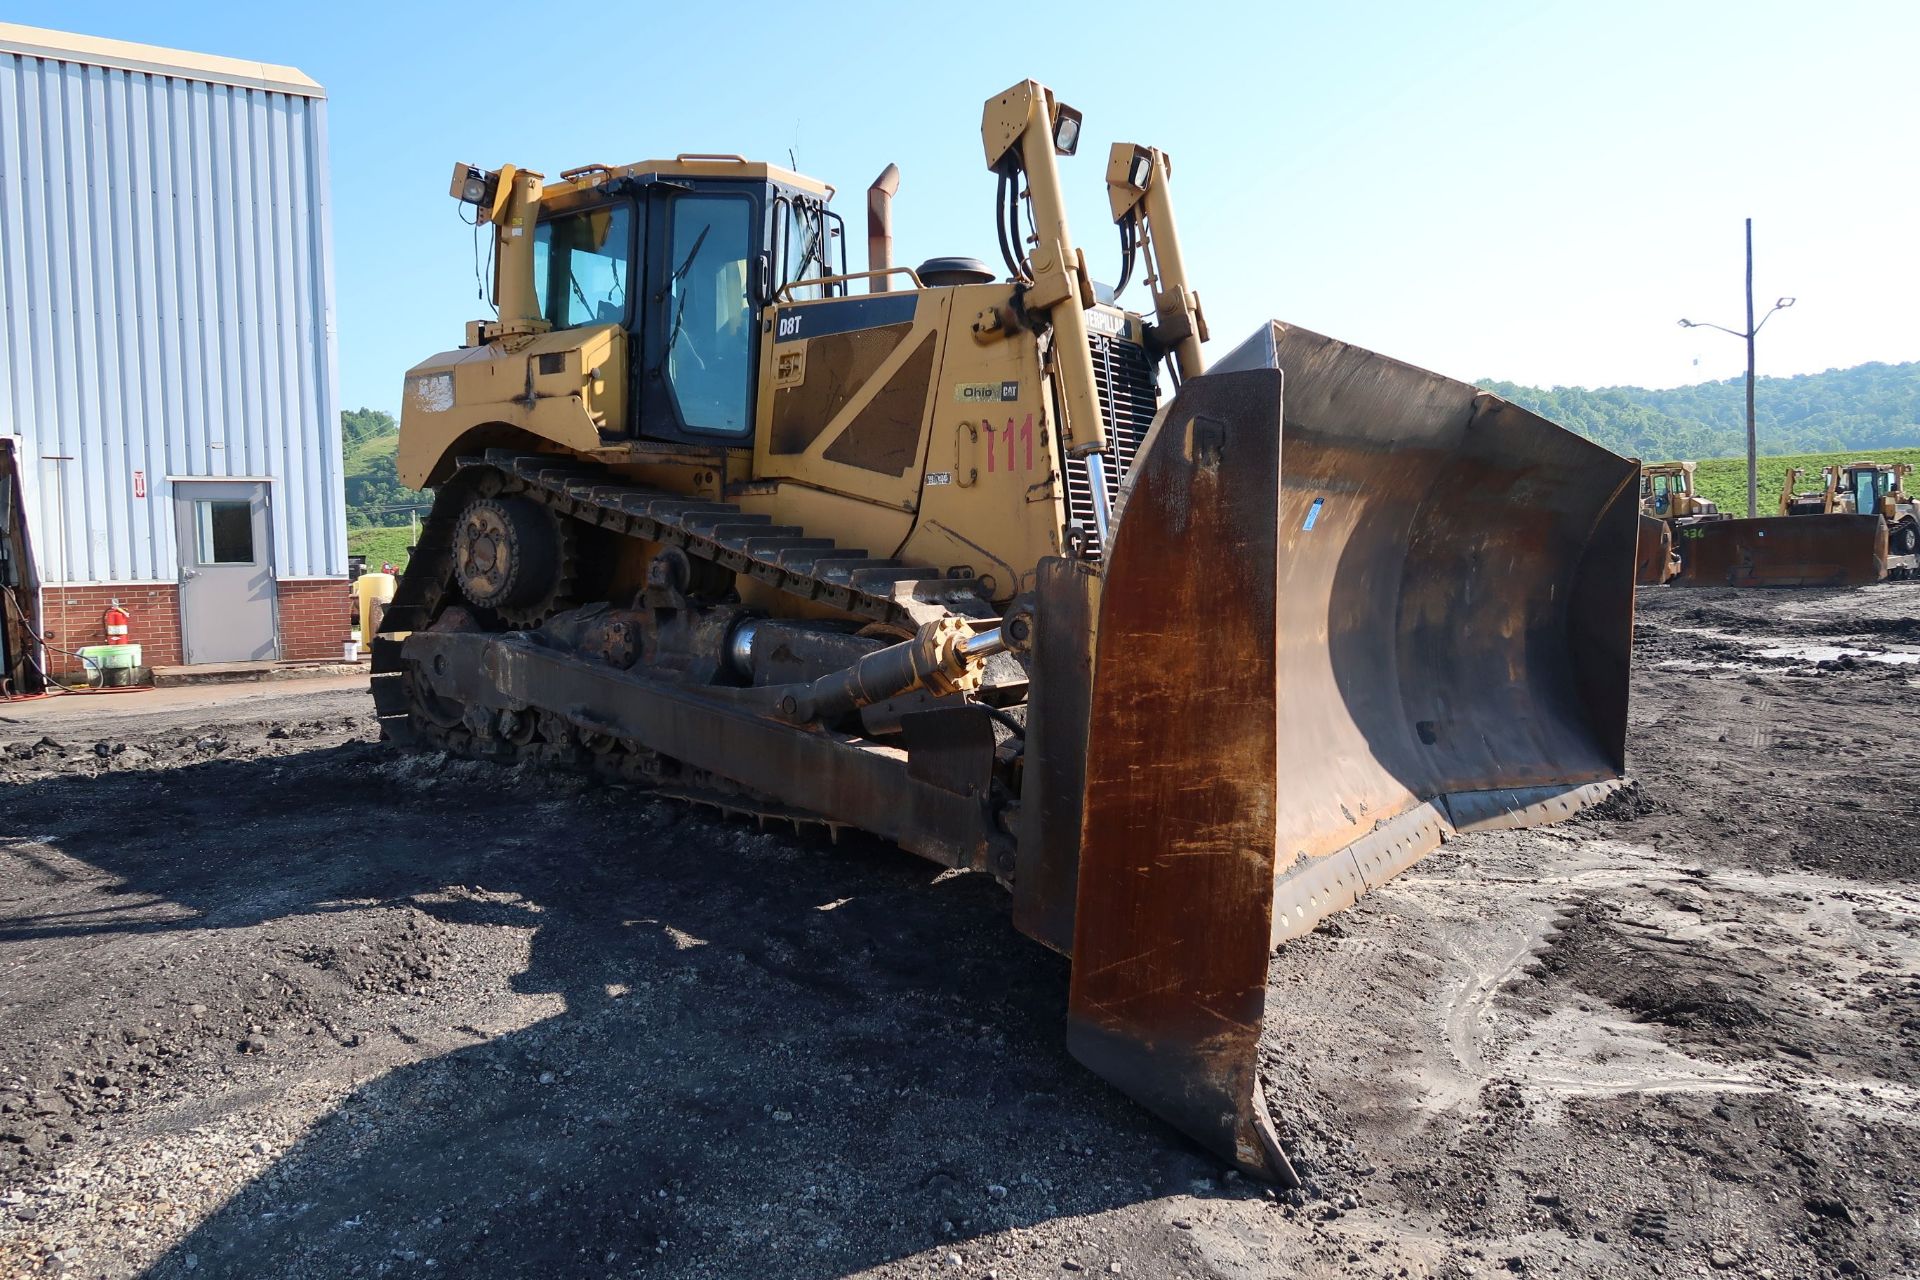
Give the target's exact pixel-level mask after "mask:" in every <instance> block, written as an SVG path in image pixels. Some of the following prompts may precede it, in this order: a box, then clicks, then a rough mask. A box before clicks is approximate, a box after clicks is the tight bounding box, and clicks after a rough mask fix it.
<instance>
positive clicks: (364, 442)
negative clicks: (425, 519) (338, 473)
mask: <svg viewBox="0 0 1920 1280" xmlns="http://www.w3.org/2000/svg"><path fill="white" fill-rule="evenodd" d="M340 427H341V434H342V437H343V438H344V440H345V451H346V479H347V550H348V551H349V552H351V553H352V554H354V555H363V556H365V557H366V558H367V564H368V565H369V566H372V567H374V568H378V567H379V566H380V565H381V564H383V563H392V564H393V565H395V566H396V567H402V568H404V567H405V565H406V562H407V547H408V545H409V544H410V543H411V542H412V541H413V536H412V532H411V528H412V518H413V515H414V514H415V513H418V514H422V515H424V514H425V513H426V503H427V495H426V494H423V493H421V492H419V491H418V490H416V489H409V488H407V487H406V486H405V485H403V484H401V483H400V476H399V473H398V472H397V471H395V470H394V452H395V450H396V449H397V448H398V446H399V444H400V428H399V425H398V424H397V423H395V422H394V420H393V415H392V414H390V413H382V412H381V411H380V410H378V409H354V410H349V411H348V412H345V413H342V414H341V415H340Z"/></svg>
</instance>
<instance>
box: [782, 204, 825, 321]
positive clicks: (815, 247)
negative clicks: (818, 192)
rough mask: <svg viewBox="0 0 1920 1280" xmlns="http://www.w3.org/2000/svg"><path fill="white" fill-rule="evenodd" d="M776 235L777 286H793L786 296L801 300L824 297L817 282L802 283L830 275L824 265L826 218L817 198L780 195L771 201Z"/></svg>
mask: <svg viewBox="0 0 1920 1280" xmlns="http://www.w3.org/2000/svg"><path fill="white" fill-rule="evenodd" d="M774 209H775V221H776V223H777V234H778V236H779V265H780V271H779V276H780V278H779V285H780V286H782V287H784V286H788V285H791V286H793V287H792V288H791V289H789V290H788V292H787V296H788V297H791V298H796V299H800V300H802V301H805V300H808V299H811V298H820V297H824V296H826V295H825V292H824V290H823V289H822V287H821V286H819V285H810V284H805V283H802V282H803V281H807V280H818V279H819V278H820V277H821V276H825V275H831V274H832V270H831V268H829V267H828V266H827V253H828V250H827V241H828V233H827V219H826V216H825V209H824V207H823V206H822V205H820V204H819V203H818V202H817V201H810V200H807V199H805V198H804V197H800V196H788V195H783V196H781V197H779V198H778V199H777V200H775V201H774Z"/></svg>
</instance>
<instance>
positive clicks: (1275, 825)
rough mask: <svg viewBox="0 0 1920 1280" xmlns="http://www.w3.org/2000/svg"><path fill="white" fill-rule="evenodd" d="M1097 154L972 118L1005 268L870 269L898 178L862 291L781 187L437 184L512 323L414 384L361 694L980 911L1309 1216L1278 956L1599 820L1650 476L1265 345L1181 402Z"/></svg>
mask: <svg viewBox="0 0 1920 1280" xmlns="http://www.w3.org/2000/svg"><path fill="white" fill-rule="evenodd" d="M1081 132H1082V120H1081V116H1080V113H1078V112H1077V111H1075V110H1074V109H1073V108H1071V107H1069V106H1068V105H1066V104H1065V103H1063V102H1061V101H1060V100H1059V99H1058V98H1056V97H1055V96H1054V94H1053V93H1052V92H1050V91H1049V90H1048V89H1046V88H1045V87H1043V86H1041V85H1040V84H1038V83H1035V82H1033V81H1026V82H1023V83H1021V84H1017V85H1015V86H1013V87H1012V88H1011V89H1009V90H1007V91H1006V92H1005V93H1001V94H997V95H995V96H994V97H992V98H991V99H989V100H988V101H987V103H986V107H985V111H984V115H983V120H982V128H981V137H982V142H983V144H984V149H985V159H986V164H987V168H988V170H989V171H990V172H991V173H992V174H993V175H994V176H995V179H996V183H997V193H998V194H997V200H996V202H995V204H994V206H993V235H994V238H995V239H996V240H997V241H998V248H999V251H1000V255H1001V260H1002V261H1001V267H1000V269H994V268H990V267H988V266H986V265H985V264H984V263H982V262H980V261H978V260H975V259H971V258H937V259H934V260H931V261H928V262H925V263H923V264H921V265H919V266H918V267H907V266H903V265H899V264H896V263H894V262H893V261H892V248H891V246H892V230H891V228H892V223H891V200H892V197H893V194H894V191H895V189H896V187H897V185H898V181H899V174H898V171H897V170H896V169H894V168H893V167H892V166H889V167H888V168H887V170H886V172H885V173H883V174H882V176H881V179H880V180H879V181H877V182H875V183H874V185H873V186H872V187H871V188H870V189H869V191H868V193H867V214H868V219H867V241H868V262H867V265H866V266H865V268H864V269H860V270H849V268H848V266H847V264H846V244H847V240H848V236H847V234H846V228H845V226H844V223H843V221H842V218H841V215H840V214H839V213H838V212H836V211H835V209H834V207H833V204H832V196H833V194H834V192H833V188H832V187H830V186H828V185H827V184H825V183H822V182H818V181H815V180H813V179H811V178H807V177H804V176H802V175H800V174H797V173H793V172H790V171H788V170H786V169H783V168H780V167H778V166H775V165H770V164H762V163H755V162H751V161H748V160H746V159H743V158H741V157H739V156H735V155H713V154H683V155H678V156H675V157H674V158H673V159H671V160H658V161H647V162H644V163H640V164H629V165H620V166H611V165H603V164H594V165H586V166H584V167H580V168H574V169H568V170H566V171H564V172H562V173H561V174H560V176H559V179H558V180H557V181H554V182H547V181H545V180H544V178H543V176H542V175H541V174H538V173H534V172H530V171H528V170H525V169H519V168H515V167H513V166H502V167H501V168H498V169H491V170H489V169H483V168H478V167H472V166H467V165H460V166H458V167H457V168H456V169H455V172H454V181H453V192H452V193H453V195H454V197H455V198H456V199H458V200H460V201H462V202H464V203H465V204H466V205H468V206H471V207H472V208H473V209H474V210H475V218H476V220H477V221H478V223H480V224H481V225H483V226H485V227H487V228H489V229H490V234H491V237H492V251H493V260H494V264H495V265H494V281H493V287H494V294H493V296H494V300H495V302H496V304H497V315H496V316H494V317H492V318H488V319H484V320H479V321H475V322H473V323H471V324H470V325H469V326H468V328H467V334H466V342H465V344H464V345H463V346H461V347H460V348H459V349H457V350H453V351H447V352H444V353H442V354H439V355H435V356H432V357H430V358H428V359H426V360H424V361H423V362H421V363H420V364H419V365H417V366H415V367H414V368H413V369H411V370H410V371H409V372H408V374H407V377H406V390H405V400H404V416H403V419H402V426H401V437H400V451H399V467H400V471H401V475H402V478H403V479H404V480H405V481H406V483H408V484H410V485H414V486H417V487H424V488H429V489H432V490H433V491H434V502H433V508H432V512H431V514H430V516H429V517H428V519H427V520H426V522H425V524H424V526H423V527H422V530H421V533H420V537H419V542H418V544H417V546H416V547H415V548H414V551H413V555H412V559H411V562H410V564H409V565H408V567H407V570H406V572H405V575H404V577H403V578H402V580H401V582H400V583H399V585H398V587H397V589H396V592H395V596H394V599H393V602H392V604H391V605H390V606H389V607H388V609H387V612H386V614H385V617H384V620H383V624H382V628H381V631H380V634H379V637H378V638H377V640H376V642H375V644H374V646H373V648H374V652H373V657H374V671H375V675H374V677H373V688H374V696H375V700H376V705H377V709H378V714H379V716H380V719H381V723H382V725H383V726H384V727H385V729H386V732H387V733H388V735H389V736H390V737H391V738H392V739H394V740H395V741H396V742H399V743H403V744H411V745H413V746H415V747H418V748H421V749H427V750H438V751H446V752H451V753H457V754H460V755H466V756H473V757H482V758H486V759H491V760H499V761H514V760H521V759H527V758H533V759H538V760H541V761H546V762H551V763H553V764H555V765H564V766H579V767H588V768H593V769H596V770H599V771H602V772H604V773H606V774H608V775H610V776H614V777H618V778H623V779H630V780H632V781H634V782H635V783H639V784H643V785H646V786H648V787H651V788H653V789H655V790H656V791H657V792H658V793H660V794H664V795H667V796H673V797H680V798H684V799H687V800H691V801H695V802H703V803H706V804H710V805H713V806H716V807H719V808H722V809H728V810H735V811H739V812H742V813H747V814H753V815H759V816H761V817H763V818H774V819H785V820H792V821H793V822H795V823H797V824H804V823H818V824H822V825H825V826H829V827H836V828H837V827H841V826H846V827H852V828H857V829H863V830H865V831H868V832H871V833H875V834H877V835H878V836H880V837H882V838H884V839H887V840H891V841H893V842H896V843H897V844H899V845H900V846H901V847H902V848H904V849H906V850H908V851H910V852H912V853H915V854H919V855H921V856H923V857H926V858H928V859H931V860H932V861H934V862H936V863H938V864H941V865H944V866H947V867H952V868H960V869H967V870H971V871H975V872H980V873H984V874H987V875H991V876H994V877H996V878H997V879H998V880H1000V881H1001V882H1003V883H1004V884H1005V885H1006V886H1007V888H1008V889H1009V890H1010V896H1011V899H1012V911H1013V917H1014V920H1015V922H1016V924H1017V925H1018V927H1019V928H1020V929H1021V930H1022V931H1023V932H1025V933H1026V934H1027V935H1029V936H1030V937H1032V938H1034V939H1036V940H1037V941H1038V942H1040V943H1042V944H1044V945H1046V946H1048V947H1051V948H1054V949H1055V950H1057V951H1059V952H1062V953H1064V954H1065V955H1067V956H1069V957H1070V958H1071V962H1072V976H1071V985H1070V995H1069V1004H1068V1010H1067V1015H1068V1037H1067V1041H1068V1046H1069V1048H1070V1049H1071V1051H1072V1052H1073V1053H1074V1054H1075V1055H1076V1056H1077V1057H1078V1058H1079V1059H1080V1060H1081V1061H1083V1062H1084V1063H1086V1064H1087V1065H1089V1066H1090V1067H1091V1068H1093V1069H1094V1070H1095V1071H1097V1072H1099V1073H1100V1074H1102V1075H1103V1076H1105V1077H1106V1078H1108V1079H1109V1080H1111V1081H1113V1082H1114V1083H1115V1084H1117V1085H1118V1086H1119V1087H1120V1088H1122V1089H1123V1090H1125V1091H1126V1092H1127V1093H1129V1094H1131V1095H1132V1096H1133V1097H1134V1098H1136V1099H1138V1100H1139V1101H1140V1102H1142V1103H1144V1104H1145V1105H1146V1106H1148V1107H1150V1108H1152V1109H1153V1110H1154V1111H1156V1112H1158V1113H1159V1114H1160V1115H1161V1116H1163V1117H1164V1118H1166V1119H1167V1120H1169V1121H1170V1122H1172V1123H1173V1124H1174V1125H1176V1126H1178V1127H1179V1128H1180V1129H1182V1130H1184V1131H1185V1132H1186V1133H1188V1134H1189V1135H1191V1136H1192V1137H1193V1138H1194V1139H1196V1140H1197V1141H1199V1142H1200V1143H1202V1144H1204V1145H1205V1146H1207V1147H1208V1148H1210V1149H1212V1150H1213V1151H1215V1152H1216V1153H1218V1154H1219V1155H1221V1156H1222V1157H1223V1158H1225V1159H1227V1160H1230V1161H1232V1162H1234V1163H1235V1164H1237V1165H1238V1166H1239V1167H1240V1168H1242V1169H1244V1170H1246V1171H1247V1172H1248V1173H1250V1174H1253V1175H1256V1176H1259V1177H1263V1178H1269V1179H1276V1180H1279V1181H1282V1182H1285V1181H1289V1180H1291V1178H1292V1176H1293V1171H1292V1168H1291V1166H1290V1164H1289V1162H1288V1159H1287V1156H1286V1154H1285V1153H1284V1151H1283V1150H1282V1148H1281V1146H1280V1144H1279V1143H1278V1141H1277V1140H1276V1138H1275V1130H1274V1127H1273V1124H1272V1121H1271V1116H1270V1113H1269V1111H1268V1108H1267V1103H1266V1100H1265V1099H1264V1097H1263V1095H1262V1090H1261V1086H1260V1079H1259V1075H1258V1073H1257V1070H1256V1047H1257V1045H1258V1042H1259V1038H1260V1034H1261V1026H1262V1021H1263V1018H1264V1015H1265V999H1266V991H1267V973H1268V962H1269V958H1270V955H1271V953H1272V951H1273V949H1274V948H1275V947H1276V946H1277V945H1279V944H1280V943H1282V942H1284V941H1285V940H1286V939H1288V938H1292V937H1295V936H1297V935H1299V934H1301V933H1303V932H1305V931H1307V930H1309V929H1311V928H1312V927H1313V926H1314V925H1315V923H1316V922H1318V921H1319V920H1321V919H1322V918H1324V917H1325V916H1327V915H1329V914H1330V913H1332V912H1335V911H1338V910H1340V909H1342V908H1344V907H1345V906H1347V905H1348V904H1350V903H1352V902H1353V901H1354V900H1355V899H1356V898H1358V897H1359V896H1360V895H1362V894H1363V893H1365V892H1367V891H1368V890H1369V889H1372V888H1374V887H1376V886H1378V885H1380V884H1381V883H1382V882H1383V881H1385V880H1387V879H1388V878H1389V877H1391V876H1393V875H1395V874H1397V873H1398V872H1400V871H1401V870H1403V869H1405V868H1406V867H1407V866H1409V865H1410V864H1411V863H1413V862H1414V861H1415V860H1416V859H1418V858H1420V857H1422V856H1423V855H1425V854H1426V853H1428V852H1430V851H1432V850H1434V849H1436V848H1438V847H1439V846H1440V845H1441V843H1442V842H1443V841H1445V840H1448V839H1451V838H1452V837H1453V836H1454V835H1455V834H1456V833H1459V832H1468V831H1475V830H1480V829H1485V828H1494V827H1511V826H1523V825H1530V824H1535V823H1544V822H1552V821H1556V820H1559V819H1561V818H1564V817H1567V816H1568V815H1570V814H1572V813H1573V812H1575V811H1576V810H1578V809H1579V808H1581V807H1582V806H1583V805H1586V804H1588V803H1591V802H1593V801H1595V800H1597V799H1598V798H1600V797H1602V796H1604V795H1605V794H1607V793H1608V792H1609V791H1610V790H1611V789H1612V788H1613V787H1615V786H1616V785H1618V779H1619V777H1620V774H1621V772H1622V768H1623V753H1624V740H1625V733H1626V705H1627V662H1628V654H1629V647H1630V643H1631V631H1632V592H1633V571H1634V551H1635V545H1634V544H1635V536H1636V519H1637V513H1636V507H1635V498H1634V488H1633V486H1634V480H1635V475H1636V471H1635V466H1634V464H1633V463H1631V462H1629V461H1628V460H1627V459H1624V458H1621V457H1618V456H1616V455H1614V454H1612V453H1610V452H1608V451H1607V450H1605V449H1603V448H1600V447H1598V446H1596V445H1594V444H1592V443H1591V442H1589V441H1587V440H1584V439H1582V438H1580V437H1578V436H1576V435H1574V434H1572V433H1570V432H1567V431H1565V430H1562V429H1560V428H1559V427H1557V426H1555V425H1553V424H1552V423H1549V422H1547V421H1545V420H1543V419H1541V418H1539V417H1537V416H1535V415H1534V414H1532V413H1529V412H1527V411H1525V410H1523V409H1521V408H1519V407H1517V406H1515V405H1512V404H1509V403H1507V402H1505V401H1503V400H1500V399H1499V398H1497V397H1495V396H1492V395H1488V394H1485V393H1482V392H1479V391H1477V390H1476V389H1474V388H1472V387H1469V386H1466V385H1463V384H1460V383H1457V382H1454V381H1451V380H1449V379H1447V378H1443V377H1439V376H1436V375H1434V374H1431V373H1427V372H1424V371H1422V370H1419V369H1416V368H1413V367H1411V366H1408V365H1405V364H1401V363H1398V362H1396V361H1393V360H1389V359H1387V358H1385V357H1382V356H1380V355H1376V354H1374V353H1372V352H1369V351H1366V350H1363V349H1361V348H1359V347H1355V346H1352V345H1349V344H1347V343H1344V342H1340V341H1336V340H1334V339H1332V338H1327V337H1323V336H1321V335H1320V334H1317V333H1313V332H1309V331H1308V330H1305V329H1301V328H1297V327H1294V326H1292V325H1287V324H1281V323H1277V322H1276V323H1272V324H1269V325H1266V326H1264V327H1262V328H1261V329H1260V330H1259V331H1258V332H1257V333H1255V334H1254V335H1253V336H1252V337H1251V338H1250V339H1249V340H1247V341H1246V342H1244V343H1242V344H1241V345H1240V346H1239V347H1238V348H1237V349H1235V350H1234V351H1233V352H1232V353H1231V354H1230V355H1228V356H1227V357H1226V358H1224V359H1222V360H1219V361H1217V362H1215V363H1214V364H1213V365H1212V366H1211V367H1209V366H1208V363H1207V361H1206V358H1205V356H1204V355H1203V345H1204V344H1205V343H1206V342H1207V340H1208V330H1207V322H1206V318H1205V312H1204V309H1203V307H1202V305H1201V300H1200V294H1199V291H1198V290H1197V288H1196V287H1195V285H1194V283H1193V282H1192V281H1190V280H1189V278H1188V275H1187V271H1186V267H1185V264H1184V262H1183V259H1182V254H1181V248H1180V241H1179V237H1178V234H1177V231H1176V227H1175V221H1174V211H1173V203H1172V199H1171V193H1170V189H1169V180H1170V174H1171V171H1172V165H1171V162H1170V160H1169V158H1168V157H1167V155H1166V154H1165V153H1163V152H1162V151H1160V150H1158V149H1156V148H1154V147H1151V146H1146V145H1140V144H1135V143H1124V142H1123V143H1119V144H1116V145H1115V146H1113V147H1112V149H1111V152H1110V154H1109V156H1108V160H1107V165H1106V170H1105V181H1106V189H1107V194H1108V197H1109V205H1110V209H1111V212H1112V216H1113V220H1114V223H1115V225H1116V227H1117V230H1118V240H1119V249H1120V266H1119V270H1118V276H1117V283H1116V285H1115V286H1114V287H1113V288H1111V289H1109V288H1108V287H1106V286H1105V285H1101V284H1097V283H1096V282H1095V280H1094V277H1093V275H1092V273H1091V271H1090V269H1089V267H1088V263H1087V257H1086V255H1085V254H1084V252H1083V251H1082V249H1081V248H1080V246H1079V245H1078V244H1077V243H1076V242H1075V241H1074V239H1073V238H1072V237H1071V235H1070V234H1069V229H1068V225H1067V219H1066V216H1065V212H1064V207H1063V201H1062V195H1061V181H1060V175H1059V161H1060V160H1061V159H1063V158H1065V157H1071V156H1073V155H1074V154H1075V152H1076V150H1077V149H1078V146H1079V142H1080V138H1081ZM983 203H984V202H983ZM1136 271H1137V272H1139V273H1140V274H1141V276H1142V283H1143V285H1144V288H1145V291H1146V294H1147V304H1146V306H1145V307H1144V308H1143V309H1142V310H1133V309H1130V308H1129V307H1128V306H1126V305H1124V304H1123V302H1122V298H1123V296H1124V289H1125V287H1126V285H1127V284H1128V283H1130V282H1131V279H1132V277H1133V276H1134V275H1135V273H1136ZM1169 393H1170V394H1169Z"/></svg>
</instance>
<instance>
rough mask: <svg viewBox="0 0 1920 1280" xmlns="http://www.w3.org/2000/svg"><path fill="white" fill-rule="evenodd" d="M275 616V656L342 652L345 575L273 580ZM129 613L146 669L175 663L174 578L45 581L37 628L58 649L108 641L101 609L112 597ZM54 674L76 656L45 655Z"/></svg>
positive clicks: (347, 603)
mask: <svg viewBox="0 0 1920 1280" xmlns="http://www.w3.org/2000/svg"><path fill="white" fill-rule="evenodd" d="M274 585H275V594H276V596H277V599H278V606H279V616H280V657H281V659H282V660H283V661H288V662H301V661H309V660H315V659H326V658H332V659H334V660H336V661H337V660H338V659H339V658H340V646H341V645H342V644H343V643H344V642H345V641H346V639H347V632H348V630H349V629H350V628H349V624H348V615H349V613H350V611H351V607H352V596H351V595H349V594H348V588H347V580H346V579H345V578H283V579H281V580H280V581H279V582H277V583H275V584H274ZM116 600H118V601H119V602H120V607H121V608H123V609H125V610H126V611H127V612H128V613H129V614H131V615H132V617H133V622H132V625H131V626H130V627H129V631H130V633H131V634H130V635H129V636H128V637H127V638H128V639H129V640H131V641H132V642H134V643H135V644H138V645H139V646H140V657H141V660H142V661H144V662H145V663H146V664H147V665H148V666H150V667H174V666H179V665H180V663H181V662H182V661H183V658H182V655H181V649H180V588H179V587H178V586H175V585H173V584H171V583H139V584H133V583H111V582H109V583H88V584H86V585H84V586H71V587H47V588H45V589H44V590H43V591H42V593H41V608H42V611H43V614H44V616H43V617H42V618H41V629H42V630H43V631H44V632H45V634H46V637H47V641H48V643H49V644H51V645H54V646H57V647H58V648H60V649H80V648H84V647H86V646H87V645H95V644H109V643H111V641H110V640H108V638H107V624H106V611H107V606H108V605H110V604H112V603H113V602H114V601H116ZM48 656H49V658H50V659H51V665H52V667H53V669H54V670H55V671H57V672H73V671H77V670H79V668H80V662H79V660H78V659H75V658H70V657H67V656H66V655H65V654H61V653H53V654H50V655H48Z"/></svg>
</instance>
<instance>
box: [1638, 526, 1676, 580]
mask: <svg viewBox="0 0 1920 1280" xmlns="http://www.w3.org/2000/svg"><path fill="white" fill-rule="evenodd" d="M1677 568H1678V566H1677V563H1676V562H1675V560H1674V555H1673V527H1672V526H1671V525H1669V524H1668V523H1667V522H1666V521H1665V520H1662V519H1660V518H1659V517H1658V516H1650V515H1646V514H1645V513H1642V514H1641V516H1640V545H1639V552H1638V554H1637V556H1636V557H1635V559H1634V565H1633V580H1634V581H1635V582H1636V583H1638V584H1639V585H1641V586H1643V587H1657V586H1659V585H1661V584H1662V583H1664V582H1666V581H1667V579H1669V578H1671V577H1673V575H1674V573H1675V572H1676V571H1677Z"/></svg>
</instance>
